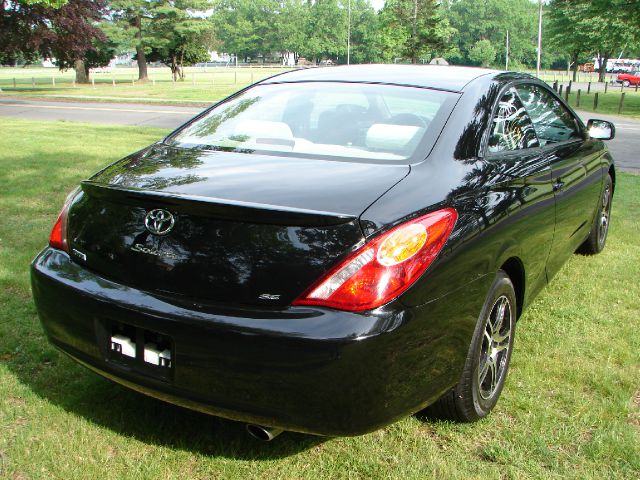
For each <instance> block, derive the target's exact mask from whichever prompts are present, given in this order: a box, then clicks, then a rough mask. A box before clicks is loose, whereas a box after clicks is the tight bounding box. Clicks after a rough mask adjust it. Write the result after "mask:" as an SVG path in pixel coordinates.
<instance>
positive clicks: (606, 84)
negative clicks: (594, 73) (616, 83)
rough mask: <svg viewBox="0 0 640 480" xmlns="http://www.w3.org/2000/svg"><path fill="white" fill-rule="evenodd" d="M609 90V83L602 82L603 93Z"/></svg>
mask: <svg viewBox="0 0 640 480" xmlns="http://www.w3.org/2000/svg"><path fill="white" fill-rule="evenodd" d="M608 88H609V83H608V82H604V93H607V89H608Z"/></svg>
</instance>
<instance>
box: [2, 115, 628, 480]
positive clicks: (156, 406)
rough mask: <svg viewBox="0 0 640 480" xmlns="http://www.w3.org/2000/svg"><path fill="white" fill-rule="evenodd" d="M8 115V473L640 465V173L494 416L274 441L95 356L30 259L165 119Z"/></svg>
mask: <svg viewBox="0 0 640 480" xmlns="http://www.w3.org/2000/svg"><path fill="white" fill-rule="evenodd" d="M1 122H2V135H0V218H2V222H0V286H1V290H0V478H12V479H18V478H20V479H23V478H61V479H65V480H68V479H74V478H78V479H84V478H100V479H122V478H131V479H140V478H149V479H159V478H162V479H170V478H175V479H191V478H202V479H204V478H310V479H316V478H331V479H335V478H367V479H368V478H382V477H384V478H389V477H391V478H404V479H407V478H420V479H424V478H438V479H449V478H460V479H468V478H495V479H503V478H541V479H549V478H552V479H553V478H558V479H560V478H563V479H564V478H575V479H585V478H593V479H611V478H628V479H637V478H640V353H639V352H640V336H639V334H638V332H639V331H640V320H639V319H640V307H639V306H638V291H640V240H639V238H640V226H639V225H640V224H639V223H638V217H639V216H640V176H632V175H627V174H619V175H618V186H617V190H616V196H615V199H614V210H613V223H612V227H611V233H610V238H609V243H608V245H607V248H606V250H605V252H604V253H603V254H601V255H598V256H595V257H583V256H577V255H576V256H574V257H573V258H572V259H571V260H570V262H569V263H568V264H567V265H566V266H565V267H564V268H563V269H562V270H561V272H560V273H559V274H558V276H557V277H556V278H555V279H554V280H553V281H552V283H551V284H550V285H549V287H548V288H547V289H546V290H545V291H544V292H543V293H542V294H541V295H540V297H539V298H538V299H537V300H536V301H535V302H534V303H533V304H532V306H531V308H530V309H529V310H528V311H527V312H526V313H525V314H524V316H523V317H522V319H521V321H520V323H519V325H518V328H519V330H518V334H517V338H516V346H515V351H514V354H513V362H512V369H511V371H510V374H509V378H508V380H507V385H506V388H505V390H504V392H503V396H502V399H501V400H500V402H499V404H498V406H497V408H496V410H495V411H494V412H493V414H492V415H490V416H489V417H488V418H487V419H485V420H483V421H481V422H479V423H476V424H470V425H459V424H453V423H447V422H438V421H432V420H429V419H425V418H420V417H418V416H412V417H408V418H405V419H403V420H401V421H400V422H398V423H396V424H394V425H391V426H389V427H387V428H384V429H382V430H379V431H377V432H374V433H371V434H369V435H365V436H361V437H356V438H332V439H329V438H319V437H312V436H307V435H302V434H293V433H285V434H283V435H281V436H280V437H278V438H277V439H276V440H275V441H273V442H271V443H268V444H264V443H260V442H258V441H255V440H253V439H251V438H249V437H248V436H247V435H246V434H245V432H244V426H243V425H241V424H239V423H235V422H230V421H226V420H221V419H218V418H214V417H209V416H206V415H203V414H199V413H194V412H191V411H188V410H184V409H181V408H178V407H175V406H172V405H169V404H165V403H163V402H160V401H158V400H154V399H151V398H147V397H145V396H143V395H140V394H137V393H134V392H132V391H129V390H127V389H125V388H124V387H120V386H118V385H115V384H112V383H110V382H108V381H107V380H104V379H102V378H100V377H98V376H97V375H95V374H93V373H91V372H89V371H88V370H85V369H84V368H82V367H80V366H78V365H76V364H75V363H74V362H72V361H70V360H69V359H67V358H66V357H65V356H64V355H62V354H60V353H58V352H57V351H56V350H55V349H53V348H52V347H51V346H50V345H49V344H48V343H47V341H46V340H45V338H44V335H43V333H42V330H41V328H40V324H39V322H38V319H37V315H36V312H35V308H34V306H33V303H32V299H31V294H30V289H29V263H30V261H31V259H32V258H33V257H34V256H35V254H36V253H37V252H38V251H39V250H40V249H41V248H42V247H43V246H44V245H45V244H46V242H47V237H48V234H49V230H50V228H51V226H52V224H53V222H54V220H55V218H56V215H57V213H58V210H59V208H60V206H61V204H62V202H63V199H64V197H65V195H66V193H67V192H68V191H69V190H71V189H72V188H73V187H74V186H75V185H76V184H77V183H78V181H79V180H81V179H83V178H85V177H87V176H88V175H89V174H90V173H92V172H94V171H96V170H97V169H99V168H100V167H102V166H104V165H106V164H108V163H109V162H111V161H113V160H116V159H117V158H119V157H121V156H123V155H125V154H126V153H128V152H131V151H133V150H135V149H137V148H139V147H142V146H144V145H146V144H148V143H150V142H152V141H154V140H156V139H158V138H160V137H161V136H162V134H163V133H164V131H163V130H158V129H147V128H132V127H111V126H94V125H83V124H76V123H68V122H30V121H18V120H13V119H7V118H3V119H1Z"/></svg>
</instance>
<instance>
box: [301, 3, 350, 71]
mask: <svg viewBox="0 0 640 480" xmlns="http://www.w3.org/2000/svg"><path fill="white" fill-rule="evenodd" d="M344 6H345V5H343V4H341V3H339V1H338V0H316V2H315V3H314V4H313V5H312V6H311V8H310V11H309V22H308V24H307V44H306V48H305V52H306V53H307V55H308V56H310V57H311V58H314V59H316V60H319V59H321V58H322V57H334V58H336V57H339V56H342V55H345V56H346V54H347V9H346V8H344Z"/></svg>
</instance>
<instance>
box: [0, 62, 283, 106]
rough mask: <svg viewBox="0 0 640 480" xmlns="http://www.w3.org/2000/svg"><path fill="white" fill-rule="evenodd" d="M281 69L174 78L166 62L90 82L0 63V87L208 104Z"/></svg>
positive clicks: (197, 70)
mask: <svg viewBox="0 0 640 480" xmlns="http://www.w3.org/2000/svg"><path fill="white" fill-rule="evenodd" d="M286 70H287V69H285V68H260V67H252V68H224V67H207V68H203V67H187V68H185V80H184V81H177V82H173V80H172V78H171V71H170V70H169V69H168V68H167V67H150V68H149V81H148V82H146V83H140V82H138V81H137V78H138V70H137V68H114V69H113V70H112V72H105V73H95V74H93V75H92V77H93V79H94V82H95V84H94V85H91V84H89V85H79V84H74V83H73V80H74V72H73V70H69V71H66V72H60V71H59V70H57V69H55V68H38V69H20V68H6V67H5V68H0V88H1V89H2V92H3V93H2V94H0V95H5V96H28V97H38V98H47V99H56V98H61V99H64V98H72V99H88V100H108V101H144V102H158V101H160V102H162V103H188V102H199V103H211V102H212V101H215V100H218V99H220V98H224V97H226V96H228V95H230V94H231V93H233V92H235V91H236V90H239V89H240V88H242V87H245V86H246V85H249V84H251V83H253V82H257V81H258V80H261V79H263V78H265V77H268V76H271V75H273V74H276V73H280V72H284V71H286Z"/></svg>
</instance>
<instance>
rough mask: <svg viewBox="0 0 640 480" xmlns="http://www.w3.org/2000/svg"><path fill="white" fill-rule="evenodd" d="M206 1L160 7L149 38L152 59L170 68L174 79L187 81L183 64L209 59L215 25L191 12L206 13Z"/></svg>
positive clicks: (190, 0) (182, 0)
mask: <svg viewBox="0 0 640 480" xmlns="http://www.w3.org/2000/svg"><path fill="white" fill-rule="evenodd" d="M206 7H207V4H206V2H205V1H204V0H174V1H171V2H166V3H164V4H162V5H160V6H158V7H157V8H156V9H155V11H154V14H155V17H154V21H153V23H151V25H150V31H149V37H150V43H151V44H152V49H151V52H150V55H149V57H150V59H152V60H160V61H161V62H162V63H164V64H165V65H167V66H169V68H171V73H172V75H173V79H174V80H177V79H178V78H180V79H184V73H183V72H184V70H183V67H184V64H185V63H187V64H193V63H197V62H203V61H207V60H208V59H209V54H208V48H207V47H209V46H210V45H211V44H212V43H213V35H212V33H213V25H212V24H211V22H209V21H207V20H206V19H205V18H202V17H200V16H195V15H194V14H193V13H192V12H194V11H198V10H204V9H205V8H206Z"/></svg>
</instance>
